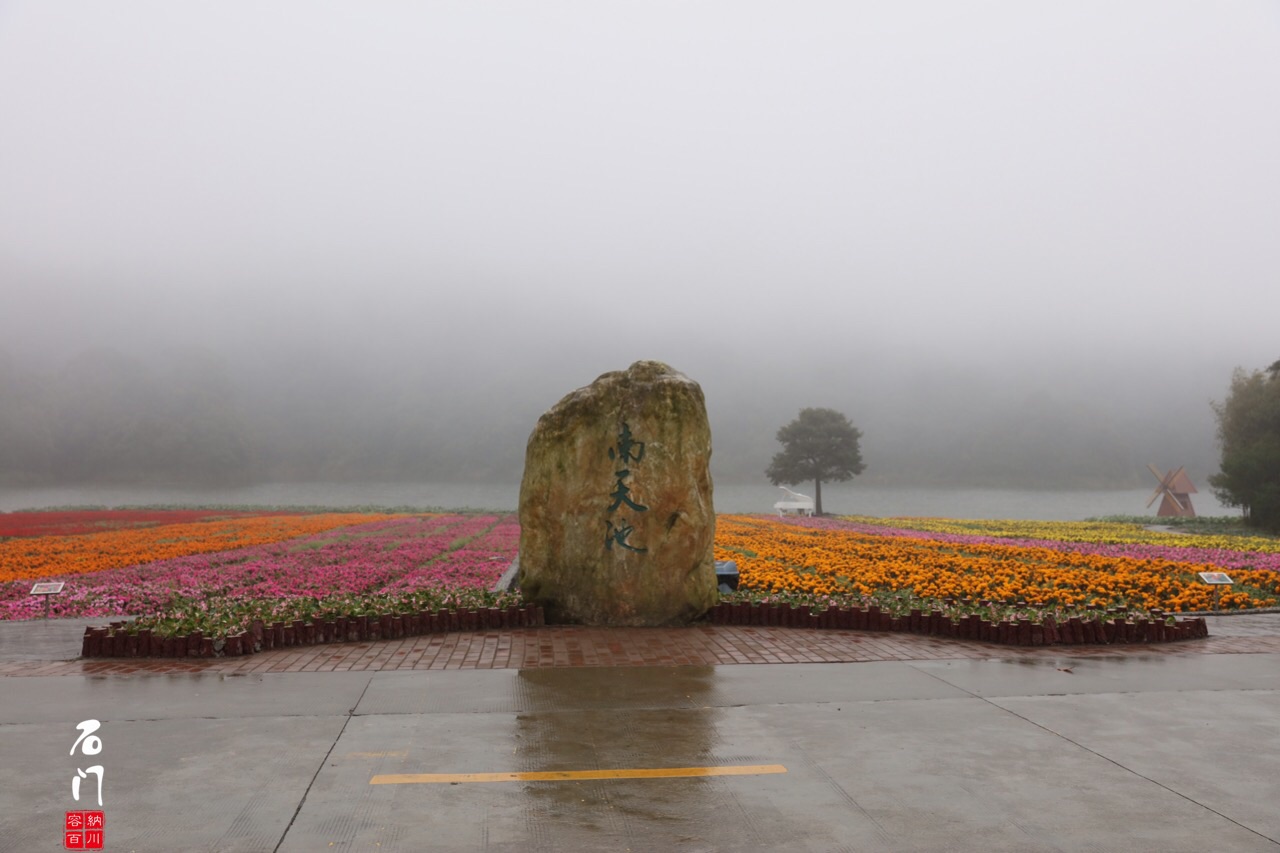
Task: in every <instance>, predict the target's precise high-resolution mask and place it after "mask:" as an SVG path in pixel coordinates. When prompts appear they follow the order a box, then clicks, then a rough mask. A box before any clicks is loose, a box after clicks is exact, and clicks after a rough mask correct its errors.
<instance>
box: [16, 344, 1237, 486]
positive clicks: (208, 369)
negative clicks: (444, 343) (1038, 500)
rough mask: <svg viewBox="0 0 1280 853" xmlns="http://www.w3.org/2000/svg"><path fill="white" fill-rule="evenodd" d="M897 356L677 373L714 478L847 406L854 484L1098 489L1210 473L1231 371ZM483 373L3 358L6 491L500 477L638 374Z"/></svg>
mask: <svg viewBox="0 0 1280 853" xmlns="http://www.w3.org/2000/svg"><path fill="white" fill-rule="evenodd" d="M655 348H656V349H660V348H661V347H655ZM652 355H658V356H662V355H663V353H661V352H658V353H652ZM891 355H892V354H890V353H886V354H885V355H884V357H883V358H882V359H878V360H876V359H873V360H870V362H869V363H868V364H865V365H863V364H858V363H854V362H850V363H845V364H833V365H828V366H818V367H816V368H815V369H812V370H809V369H797V368H794V367H789V366H786V365H777V364H773V365H770V364H768V363H754V364H753V363H752V362H753V356H752V354H751V353H750V352H748V351H742V352H740V353H738V355H737V356H736V357H734V356H733V355H732V354H731V353H723V354H720V355H713V356H710V357H702V358H699V357H696V356H695V355H693V354H691V353H690V354H686V357H685V358H682V359H676V358H674V357H673V358H671V361H672V363H673V364H674V365H675V366H676V367H677V368H679V369H682V370H685V371H686V372H688V373H689V374H690V375H691V376H693V377H694V378H695V379H697V380H698V381H699V382H700V383H701V384H702V385H703V388H704V391H705V393H706V395H707V401H708V411H709V415H710V418H711V422H712V428H713V436H714V443H715V453H714V457H713V473H714V475H715V477H716V478H717V479H718V480H722V481H727V482H750V481H753V480H756V481H758V480H761V479H763V471H764V468H765V466H766V465H767V464H768V461H769V459H770V457H771V456H772V454H773V453H774V452H776V451H777V450H778V449H779V445H778V444H777V441H776V440H775V433H776V432H777V429H778V427H779V426H781V425H783V424H784V423H786V422H787V421H789V420H791V419H792V418H793V417H795V415H796V413H797V412H798V410H799V409H800V408H801V407H803V406H810V405H823V406H832V407H836V408H839V409H840V410H842V411H844V412H846V413H847V414H848V415H849V416H850V417H851V418H852V419H853V420H854V422H855V423H856V424H857V425H858V426H859V428H860V429H862V430H863V432H864V438H863V453H864V457H865V458H866V459H867V461H868V466H869V467H868V470H867V473H866V474H864V475H863V476H862V477H861V478H859V482H867V483H873V484H878V485H925V486H928V485H970V486H1026V487H1041V488H1106V487H1133V486H1142V485H1145V484H1146V482H1147V479H1148V477H1149V476H1150V475H1149V474H1148V473H1147V471H1146V469H1145V463H1146V462H1148V461H1152V462H1155V463H1156V464H1158V465H1159V466H1161V467H1168V466H1172V465H1178V464H1185V465H1187V466H1188V467H1189V470H1190V471H1191V473H1192V476H1193V478H1197V479H1199V480H1201V481H1203V479H1204V476H1205V475H1206V474H1207V473H1209V472H1211V471H1213V470H1216V447H1215V444H1214V436H1213V419H1212V413H1211V411H1210V409H1209V405H1208V400H1209V399H1210V397H1211V395H1214V394H1215V393H1216V395H1217V396H1219V397H1220V396H1221V393H1222V391H1223V389H1224V388H1225V384H1226V380H1227V378H1228V377H1229V372H1223V371H1221V370H1219V371H1218V375H1216V376H1215V375H1204V376H1194V375H1192V374H1190V372H1186V373H1181V374H1165V375H1161V374H1160V373H1159V371H1150V375H1142V374H1141V373H1139V374H1138V375H1135V376H1130V377H1108V376H1105V375H1096V374H1095V375H1088V374H1085V375H1079V374H1073V373H1071V372H1070V371H1069V370H1065V369H1059V370H1058V371H1057V372H1056V373H1050V372H1047V371H1046V372H1043V373H1038V374H1037V375H1028V374H1027V373H1025V372H1022V371H1020V370H1019V369H1018V367H1017V366H1016V365H1008V366H1007V367H1006V368H1005V369H1004V370H995V369H989V370H986V371H981V372H980V371H978V370H976V369H969V370H965V369H960V368H957V367H956V366H955V365H954V364H952V365H950V366H948V365H945V364H938V365H935V366H928V367H926V366H923V365H918V366H914V367H913V366H911V365H910V363H908V364H905V365H904V364H894V363H893V362H892V361H891V360H890V358H891ZM476 361H477V360H476V359H470V358H460V359H454V360H445V361H443V362H440V363H435V364H432V363H429V362H428V361H427V360H422V361H420V362H417V363H415V356H414V353H413V352H403V353H394V354H392V353H387V352H383V353H378V352H376V351H374V352H372V353H371V354H370V356H369V357H368V358H366V359H363V360H360V361H352V360H348V359H347V358H345V357H343V356H342V355H341V354H339V353H336V352H333V351H331V350H327V349H325V348H323V347H319V346H315V347H312V348H310V349H299V350H297V351H296V352H294V353H292V354H291V355H288V356H287V357H286V356H285V355H279V356H278V357H277V360H275V361H273V362H265V361H262V360H257V359H241V360H238V361H237V360H236V359H232V358H228V357H226V356H222V355H218V354H216V353H213V352H211V351H209V350H192V349H187V350H181V349H171V350H168V351H164V352H158V353H133V354H127V353H125V352H123V351H122V350H120V349H117V348H107V347H99V348H95V349H91V350H86V351H83V352H81V353H79V354H77V355H75V356H74V357H71V358H69V359H67V360H66V361H64V362H63V363H61V364H59V365H57V366H46V367H43V368H42V367H40V366H36V365H27V366H25V367H22V366H20V363H19V362H18V360H16V359H15V358H13V356H12V355H11V354H9V355H7V357H4V358H3V360H2V361H0V394H3V396H4V399H5V402H6V405H5V406H4V408H3V410H2V411H0V480H2V481H3V482H4V483H6V484H46V483H82V482H90V481H98V480H102V481H110V482H156V483H166V484H174V483H178V484H194V485H214V484H217V485H224V484H240V483H248V482H263V481H276V480H285V481H288V480H303V481H308V480H343V479H355V480H373V481H379V480H435V481H476V482H504V481H507V482H510V481H514V480H518V479H519V477H520V472H521V468H522V464H523V453H524V442H525V439H526V438H527V437H528V434H529V431H530V430H531V429H532V426H533V424H534V422H536V420H537V417H538V416H539V414H541V412H542V411H543V410H545V409H546V408H548V407H550V406H551V405H552V404H553V403H554V402H555V401H556V400H557V399H559V397H560V396H562V395H563V394H564V393H567V392H568V391H570V390H572V389H573V388H574V387H577V386H578V385H581V384H586V383H587V382H589V381H590V380H591V379H593V378H594V376H595V375H596V374H597V373H599V372H601V371H603V370H604V369H618V368H622V367H625V366H626V365H627V363H629V362H627V361H625V359H624V360H623V361H620V362H617V363H615V364H610V363H609V362H608V360H607V359H605V358H603V357H598V356H597V357H580V358H575V357H574V355H573V354H572V353H569V352H564V353H560V354H559V357H555V356H553V355H551V354H543V355H542V357H541V358H537V359H534V358H531V357H526V358H521V359H518V363H516V362H513V363H512V364H509V365H506V366H505V367H504V366H503V365H502V364H500V363H497V362H499V361H501V359H498V358H497V357H496V356H495V355H491V356H490V357H489V358H488V359H480V360H479V362H480V363H476ZM1205 372H1206V373H1209V374H1211V373H1212V372H1211V371H1205Z"/></svg>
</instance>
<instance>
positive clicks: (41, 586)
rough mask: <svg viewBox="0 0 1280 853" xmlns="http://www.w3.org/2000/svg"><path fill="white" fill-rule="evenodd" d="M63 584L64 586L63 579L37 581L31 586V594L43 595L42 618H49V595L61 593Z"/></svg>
mask: <svg viewBox="0 0 1280 853" xmlns="http://www.w3.org/2000/svg"><path fill="white" fill-rule="evenodd" d="M64 586H66V583H64V582H63V581H49V582H46V583H38V584H36V585H35V586H33V587H31V594H32V595H43V596H44V618H46V619H48V618H49V596H51V595H59V594H61V592H62V588H63V587H64Z"/></svg>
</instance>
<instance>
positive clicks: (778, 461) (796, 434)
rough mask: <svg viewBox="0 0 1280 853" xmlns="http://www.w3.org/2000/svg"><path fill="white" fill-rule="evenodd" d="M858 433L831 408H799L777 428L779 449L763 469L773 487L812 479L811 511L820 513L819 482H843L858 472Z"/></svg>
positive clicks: (861, 466) (859, 472)
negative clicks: (794, 416)
mask: <svg viewBox="0 0 1280 853" xmlns="http://www.w3.org/2000/svg"><path fill="white" fill-rule="evenodd" d="M860 438H862V433H861V432H859V431H858V429H857V428H855V427H854V425H853V424H851V423H849V419H848V418H847V417H845V416H844V415H842V414H840V413H839V412H837V411H836V410H834V409H801V410H800V416H799V417H798V418H796V419H795V420H794V421H792V422H791V423H789V424H787V425H786V426H784V427H783V428H782V429H780V430H778V441H780V442H782V450H781V451H780V452H779V453H777V454H775V455H774V457H773V461H772V462H770V463H769V468H768V470H766V471H765V474H766V476H768V478H769V480H770V482H772V483H773V484H774V485H775V486H781V485H787V486H794V485H796V484H797V483H804V482H808V481H809V480H813V483H814V497H813V500H814V511H815V512H817V514H818V515H822V484H823V483H824V482H826V483H832V482H843V481H844V480H848V479H850V478H852V477H853V476H854V475H855V474H861V473H862V472H863V471H864V470H865V469H866V466H865V465H863V464H862V452H861V451H860V450H859V449H858V439H860Z"/></svg>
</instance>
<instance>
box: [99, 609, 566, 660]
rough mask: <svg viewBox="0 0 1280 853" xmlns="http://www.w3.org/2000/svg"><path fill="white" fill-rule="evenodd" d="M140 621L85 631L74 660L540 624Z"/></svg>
mask: <svg viewBox="0 0 1280 853" xmlns="http://www.w3.org/2000/svg"><path fill="white" fill-rule="evenodd" d="M140 622H141V620H135V621H132V622H113V623H112V624H111V625H109V626H106V627H100V628H86V629H85V632H84V639H83V641H82V644H81V651H80V654H81V656H82V657H86V658H103V657H126V658H136V657H163V658H212V657H223V656H227V657H236V656H240V655H251V654H254V653H256V652H262V651H269V650H271V649H278V648H288V647H292V646H311V645H316V644H319V643H354V642H371V641H376V640H398V639H402V638H404V637H416V636H420V635H423V634H436V633H443V632H447V631H486V630H496V629H502V628H525V627H536V626H539V625H543V624H544V616H543V611H542V608H541V607H535V606H532V605H519V604H513V603H512V604H506V605H505V606H501V607H499V606H490V607H472V608H468V609H462V610H458V609H452V610H444V609H441V610H435V611H430V610H420V611H416V612H396V613H392V612H382V613H373V614H369V613H362V614H359V615H354V614H352V615H329V614H325V615H324V616H320V615H317V616H316V617H315V618H311V619H293V620H290V621H284V620H276V621H273V622H267V621H265V620H263V619H252V620H250V622H249V623H248V624H247V626H245V627H244V629H242V630H239V631H236V632H234V633H220V634H219V633H210V634H206V633H205V632H204V631H203V630H200V629H195V630H191V631H187V632H185V633H181V632H166V631H164V630H163V629H160V628H155V629H153V628H149V627H139V623H140Z"/></svg>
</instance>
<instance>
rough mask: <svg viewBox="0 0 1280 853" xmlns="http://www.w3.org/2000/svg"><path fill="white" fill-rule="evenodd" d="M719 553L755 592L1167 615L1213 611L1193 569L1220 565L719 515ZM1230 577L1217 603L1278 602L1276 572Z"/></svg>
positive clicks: (1257, 604)
mask: <svg viewBox="0 0 1280 853" xmlns="http://www.w3.org/2000/svg"><path fill="white" fill-rule="evenodd" d="M858 521H859V522H860V523H866V520H865V519H859V520H858ZM896 523H897V522H895V524H896ZM945 523H946V522H941V523H940V524H945ZM952 523H953V524H955V523H954V522H952ZM1036 529H1037V531H1038V533H1037V535H1036V538H1044V534H1045V533H1046V532H1047V531H1048V529H1049V527H1048V526H1045V525H1040V526H1038V527H1037V528H1036ZM1056 529H1058V530H1059V532H1064V533H1066V532H1069V531H1067V530H1064V529H1062V528H1056ZM886 532H888V531H886ZM940 532H941V531H940ZM947 532H951V533H956V532H960V531H958V530H957V529H955V528H952V529H951V530H949V531H947ZM965 532H974V531H965ZM1074 532H1075V534H1076V535H1079V536H1084V535H1085V534H1084V532H1083V531H1074ZM981 535H987V536H989V535H991V533H990V531H989V530H984V531H983V532H982V534H981ZM1065 541H1087V540H1082V539H1075V540H1065ZM1160 544H1167V543H1164V542H1161V543H1160ZM1236 545H1237V549H1238V548H1239V544H1238V542H1237V543H1236ZM716 559H718V560H734V561H736V562H737V564H738V571H739V575H740V579H741V580H740V585H741V588H744V589H749V590H755V591H758V592H762V593H809V594H813V595H818V596H824V595H832V596H838V595H868V594H871V593H873V592H878V591H881V592H882V591H890V592H892V591H899V590H911V591H913V592H914V593H915V594H916V595H918V596H921V597H926V598H947V597H954V598H963V597H965V596H968V597H971V598H975V599H990V600H993V601H1012V600H1023V601H1026V602H1028V603H1029V604H1032V605H1037V606H1043V605H1061V606H1064V607H1081V606H1091V607H1096V606H1103V607H1106V606H1114V605H1120V604H1125V605H1128V606H1130V607H1137V608H1160V609H1162V610H1165V611H1168V612H1188V611H1200V610H1208V609H1210V607H1211V605H1212V603H1213V592H1212V590H1211V588H1210V587H1208V586H1207V585H1205V584H1203V583H1202V582H1200V580H1199V579H1198V578H1197V577H1196V572H1198V571H1210V570H1214V571H1216V570H1219V569H1218V567H1216V566H1213V565H1209V564H1205V563H1186V562H1176V561H1170V560H1164V559H1136V558H1133V557H1122V556H1107V555H1100V554H1090V553H1077V552H1074V551H1071V550H1057V549H1054V548H1052V547H1030V546H1023V545H1017V544H1013V543H1009V544H1004V543H979V542H955V541H951V542H947V541H935V540H931V539H927V538H911V537H907V536H901V535H899V536H893V535H883V534H879V533H866V532H857V531H852V530H843V529H830V528H826V529H823V528H812V527H806V526H802V525H800V524H794V523H790V522H785V521H781V520H778V519H773V518H767V517H755V516H720V517H719V518H718V519H717V522H716ZM1233 577H1234V578H1235V580H1236V581H1237V584H1236V586H1235V587H1229V588H1226V589H1224V590H1223V591H1222V593H1221V598H1220V600H1219V607H1220V608H1222V609H1231V608H1253V607H1270V606H1275V605H1276V604H1277V602H1278V601H1280V572H1277V571H1271V570H1261V569H1260V570H1253V571H1249V572H1247V573H1246V572H1239V571H1238V572H1235V573H1234V575H1233Z"/></svg>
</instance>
